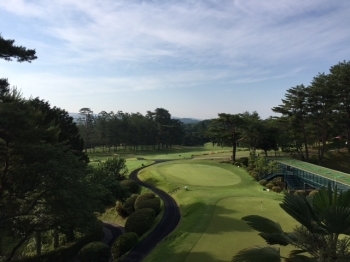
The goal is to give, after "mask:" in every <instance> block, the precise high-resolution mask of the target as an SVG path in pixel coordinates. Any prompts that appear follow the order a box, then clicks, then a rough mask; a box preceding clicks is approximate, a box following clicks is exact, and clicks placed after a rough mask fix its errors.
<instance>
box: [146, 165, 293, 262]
mask: <svg viewBox="0 0 350 262" xmlns="http://www.w3.org/2000/svg"><path fill="white" fill-rule="evenodd" d="M192 164H193V165H195V167H194V168H195V169H196V170H197V172H193V173H191V172H190V171H189V169H191V165H192ZM205 170H207V171H208V172H207V171H205ZM139 176H140V178H141V179H142V180H144V181H146V182H149V183H153V184H155V185H156V186H157V187H159V188H162V189H163V190H165V191H171V190H172V189H174V188H178V187H180V188H182V189H181V190H179V191H176V192H175V193H174V194H173V197H174V199H175V200H176V201H177V203H178V205H179V207H180V211H181V215H182V218H181V221H180V224H179V226H178V228H177V229H176V230H175V231H174V232H173V233H172V234H171V235H170V236H168V237H167V238H166V239H165V241H163V242H162V243H160V244H159V245H158V246H157V247H156V248H155V250H154V251H153V252H152V253H151V254H150V255H149V256H148V257H147V258H146V259H145V261H146V262H147V261H152V262H153V261H164V258H166V260H167V261H174V262H175V261H229V260H231V258H232V256H233V255H234V254H235V253H236V252H238V251H239V250H241V249H243V248H245V247H247V246H251V245H255V244H263V243H264V242H263V240H262V239H261V238H260V237H259V236H258V235H257V232H254V231H252V230H251V229H250V228H249V227H247V226H246V225H245V224H244V223H243V222H242V221H241V220H240V219H241V217H242V216H245V215H249V214H262V215H264V216H268V217H270V218H272V219H273V220H275V221H282V222H283V223H282V226H283V228H285V229H286V230H290V229H292V228H293V226H294V225H296V222H295V221H294V220H293V219H292V218H290V217H289V216H287V215H286V214H285V213H284V212H283V211H282V209H281V208H280V207H279V205H278V204H279V203H280V202H281V200H282V198H283V195H281V194H276V193H273V192H266V191H263V190H262V187H261V186H259V185H258V184H257V182H255V181H253V180H252V178H251V177H250V176H249V175H248V174H247V173H246V172H245V170H243V169H242V168H238V167H236V166H232V165H228V164H221V163H219V162H218V161H215V160H186V161H176V162H166V163H162V164H159V165H155V166H151V167H149V168H147V169H146V170H143V171H142V172H141V173H140V175H139ZM209 178H212V181H213V182H212V183H210V179H209ZM232 181H234V182H232ZM225 183H226V184H225ZM185 185H191V186H189V189H190V190H188V191H186V190H184V189H183V187H184V186H185ZM261 202H262V203H263V209H262V211H261ZM287 251H288V250H286V251H285V252H287Z"/></svg>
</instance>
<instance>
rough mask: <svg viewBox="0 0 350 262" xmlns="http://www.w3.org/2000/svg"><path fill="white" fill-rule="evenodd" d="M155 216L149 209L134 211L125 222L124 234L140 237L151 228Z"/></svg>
mask: <svg viewBox="0 0 350 262" xmlns="http://www.w3.org/2000/svg"><path fill="white" fill-rule="evenodd" d="M155 216H156V215H155V212H154V210H153V209H151V208H142V209H138V210H136V211H135V212H134V213H132V214H131V215H130V216H129V218H128V219H127V220H126V223H125V230H126V232H134V233H136V234H137V235H138V236H139V237H141V236H142V235H143V234H144V233H146V232H147V231H148V230H149V229H150V228H151V227H152V225H153V221H154V218H155Z"/></svg>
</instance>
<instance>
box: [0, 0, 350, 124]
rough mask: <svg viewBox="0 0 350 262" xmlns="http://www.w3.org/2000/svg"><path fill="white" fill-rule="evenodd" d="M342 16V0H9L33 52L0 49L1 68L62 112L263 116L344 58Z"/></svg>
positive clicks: (347, 20) (11, 16) (347, 41)
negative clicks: (25, 56) (9, 54)
mask: <svg viewBox="0 0 350 262" xmlns="http://www.w3.org/2000/svg"><path fill="white" fill-rule="evenodd" d="M349 25H350V1H348V0H333V1H329V0H317V1H315V0H312V1H311V0H303V1H301V0H299V1H297V0H279V1H276V0H264V1H261V0H236V1H234V0H232V1H228V0H223V1H217V0H215V1H214V0H212V1H205V0H204V1H198V0H196V1H194V0H193V1H192V0H191V1H180V0H179V1H160V0H153V1H133V0H126V1H117V0H94V1H92V0H50V1H47V0H28V1H24V0H6V1H0V32H1V34H2V36H3V37H4V38H5V39H15V40H16V42H15V43H16V44H18V45H23V46H25V47H27V48H35V49H36V51H37V56H38V59H37V60H35V61H33V62H32V63H31V64H29V63H17V62H14V61H13V62H6V61H4V60H0V77H6V78H8V79H9V82H10V83H11V85H14V86H17V88H19V89H21V90H22V93H23V95H24V96H25V97H30V96H33V97H37V96H39V97H40V98H41V99H44V100H48V101H49V102H50V104H51V105H52V106H58V107H60V108H63V109H65V110H67V111H69V112H78V111H79V109H80V108H83V107H89V108H91V109H92V110H93V111H94V113H99V112H101V111H103V110H104V111H107V112H109V111H114V112H116V111H118V110H121V111H124V112H140V113H142V114H145V113H146V111H147V110H154V109H155V108H157V107H163V108H165V109H167V110H169V112H170V113H171V114H172V115H173V116H177V117H193V118H198V119H207V118H214V117H216V116H217V114H218V113H232V114H235V113H242V112H244V111H250V112H251V111H254V110H256V111H257V112H258V113H259V114H260V115H261V117H262V118H266V117H268V116H270V115H273V112H272V111H271V108H272V107H274V106H277V105H279V104H280V103H281V99H282V98H284V94H285V92H286V90H287V89H288V88H291V87H293V86H296V85H299V84H304V85H308V84H309V83H310V82H311V80H312V78H313V77H314V76H316V75H317V74H318V73H319V72H326V73H327V72H328V70H329V68H330V67H331V66H332V65H335V64H337V63H338V62H339V61H343V60H349V59H350V57H349V55H350V27H349Z"/></svg>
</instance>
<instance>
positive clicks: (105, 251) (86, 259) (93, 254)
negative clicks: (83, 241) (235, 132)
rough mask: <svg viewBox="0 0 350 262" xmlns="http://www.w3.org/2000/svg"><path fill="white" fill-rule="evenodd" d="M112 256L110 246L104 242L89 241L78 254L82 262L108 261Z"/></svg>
mask: <svg viewBox="0 0 350 262" xmlns="http://www.w3.org/2000/svg"><path fill="white" fill-rule="evenodd" d="M110 256H111V252H110V249H109V247H108V246H107V245H106V244H105V243H102V242H92V243H89V244H87V245H85V246H84V247H83V248H82V249H81V250H80V251H79V254H78V258H79V260H80V262H108V261H109V258H110Z"/></svg>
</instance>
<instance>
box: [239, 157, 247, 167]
mask: <svg viewBox="0 0 350 262" xmlns="http://www.w3.org/2000/svg"><path fill="white" fill-rule="evenodd" d="M238 161H239V162H240V163H241V165H242V166H248V162H249V159H248V157H241V158H240V159H238Z"/></svg>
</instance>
